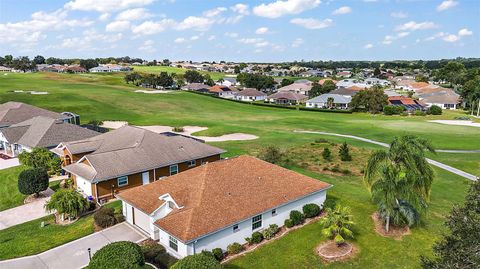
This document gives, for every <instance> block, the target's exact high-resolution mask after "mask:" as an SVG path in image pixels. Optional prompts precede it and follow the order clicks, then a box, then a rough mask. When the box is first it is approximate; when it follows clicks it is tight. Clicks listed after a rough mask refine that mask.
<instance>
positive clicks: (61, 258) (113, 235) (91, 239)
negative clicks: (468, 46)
mask: <svg viewBox="0 0 480 269" xmlns="http://www.w3.org/2000/svg"><path fill="white" fill-rule="evenodd" d="M146 238H147V237H146V236H145V235H144V234H143V233H141V232H139V231H138V230H137V229H136V228H134V227H132V226H131V225H130V224H128V223H126V222H122V223H120V224H117V225H115V226H113V227H110V228H107V229H105V230H102V231H100V232H96V233H94V234H91V235H88V236H86V237H83V238H80V239H78V240H75V241H72V242H70V243H67V244H65V245H62V246H59V247H56V248H53V249H50V250H47V251H45V252H43V253H40V254H38V255H33V256H28V257H22V258H18V259H12V260H6V261H0V268H15V269H64V268H72V269H76V268H83V267H85V266H86V265H88V262H89V257H88V248H91V250H92V256H93V254H94V253H95V252H96V251H97V250H99V249H101V248H102V247H103V246H105V245H107V244H109V243H112V242H117V241H131V242H136V243H137V242H140V241H143V240H145V239H146Z"/></svg>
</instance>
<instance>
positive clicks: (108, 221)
mask: <svg viewBox="0 0 480 269" xmlns="http://www.w3.org/2000/svg"><path fill="white" fill-rule="evenodd" d="M93 219H94V221H95V224H96V225H97V226H99V227H101V228H107V227H110V226H113V225H115V224H116V223H117V219H116V218H115V211H114V210H113V208H108V207H101V208H100V209H99V210H98V211H97V212H95V214H93Z"/></svg>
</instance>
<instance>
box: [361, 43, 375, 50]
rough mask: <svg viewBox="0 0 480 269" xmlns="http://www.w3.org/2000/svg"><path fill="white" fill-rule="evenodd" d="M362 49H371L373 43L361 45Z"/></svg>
mask: <svg viewBox="0 0 480 269" xmlns="http://www.w3.org/2000/svg"><path fill="white" fill-rule="evenodd" d="M363 48H364V49H371V48H373V44H367V45H365V46H363Z"/></svg>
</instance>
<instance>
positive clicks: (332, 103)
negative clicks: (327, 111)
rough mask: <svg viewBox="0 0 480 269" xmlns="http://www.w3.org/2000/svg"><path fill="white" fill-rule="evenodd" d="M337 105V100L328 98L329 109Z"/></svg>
mask: <svg viewBox="0 0 480 269" xmlns="http://www.w3.org/2000/svg"><path fill="white" fill-rule="evenodd" d="M334 105H335V99H333V97H328V98H327V107H328V108H333V107H334Z"/></svg>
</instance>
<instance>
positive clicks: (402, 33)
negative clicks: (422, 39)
mask: <svg viewBox="0 0 480 269" xmlns="http://www.w3.org/2000/svg"><path fill="white" fill-rule="evenodd" d="M409 34H410V33H409V32H400V33H398V34H397V37H398V38H402V37H406V36H407V35H409Z"/></svg>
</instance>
